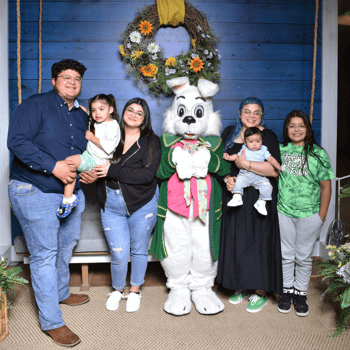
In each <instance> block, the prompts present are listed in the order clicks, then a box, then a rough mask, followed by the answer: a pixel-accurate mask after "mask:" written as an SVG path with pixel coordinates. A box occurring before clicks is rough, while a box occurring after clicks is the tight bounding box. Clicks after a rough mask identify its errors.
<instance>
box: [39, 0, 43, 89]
mask: <svg viewBox="0 0 350 350" xmlns="http://www.w3.org/2000/svg"><path fill="white" fill-rule="evenodd" d="M42 21H43V0H40V10H39V83H38V94H40V93H41V80H42V36H43V34H42Z"/></svg>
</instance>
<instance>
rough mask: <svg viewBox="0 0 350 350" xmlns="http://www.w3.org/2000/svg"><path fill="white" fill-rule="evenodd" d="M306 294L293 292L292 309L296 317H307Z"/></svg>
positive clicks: (297, 291) (298, 291)
mask: <svg viewBox="0 0 350 350" xmlns="http://www.w3.org/2000/svg"><path fill="white" fill-rule="evenodd" d="M306 295H307V292H302V291H300V290H297V289H295V291H294V298H293V303H294V308H295V313H296V314H297V315H298V316H307V315H308V314H309V306H308V304H307V298H306Z"/></svg>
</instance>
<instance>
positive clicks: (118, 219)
mask: <svg viewBox="0 0 350 350" xmlns="http://www.w3.org/2000/svg"><path fill="white" fill-rule="evenodd" d="M122 115H123V118H122V120H121V122H120V129H121V141H120V143H119V145H118V147H117V149H116V151H115V153H114V157H113V159H112V162H111V163H112V164H110V165H109V164H107V165H101V166H96V167H95V169H94V172H95V173H96V174H97V176H98V177H100V178H104V179H103V180H99V181H98V183H97V186H96V188H97V197H98V201H99V204H100V207H101V219H102V226H103V230H104V233H105V236H106V239H107V242H108V245H109V249H110V252H111V255H112V262H111V273H112V286H113V288H114V291H113V292H112V293H110V294H109V298H108V300H107V302H106V308H107V309H108V310H111V311H114V310H116V309H118V307H119V302H120V300H121V299H124V298H126V299H127V302H126V311H127V312H134V311H137V310H138V309H139V308H140V302H141V291H140V286H141V285H142V284H143V283H144V277H145V273H146V268H147V262H148V242H149V238H150V235H151V233H152V229H153V228H154V226H155V223H156V221H157V206H158V195H159V193H158V186H157V179H156V173H157V170H158V166H159V162H160V154H161V146H160V141H159V138H158V137H157V136H156V135H155V134H154V132H153V130H152V125H151V116H150V111H149V108H148V105H147V103H146V101H145V100H143V99H140V98H134V99H132V100H130V101H128V102H127V103H126V105H125V107H124V110H123V114H122ZM129 255H130V256H131V259H132V260H131V277H130V283H131V288H130V293H129V294H128V295H127V296H126V297H124V292H123V289H124V287H125V284H126V274H127V268H128V259H129Z"/></svg>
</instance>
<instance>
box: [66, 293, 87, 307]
mask: <svg viewBox="0 0 350 350" xmlns="http://www.w3.org/2000/svg"><path fill="white" fill-rule="evenodd" d="M89 300H90V298H89V296H88V295H86V294H73V293H71V295H70V296H69V297H68V298H67V299H66V300H62V301H60V304H66V305H70V306H77V305H82V304H85V303H87V302H88V301H89Z"/></svg>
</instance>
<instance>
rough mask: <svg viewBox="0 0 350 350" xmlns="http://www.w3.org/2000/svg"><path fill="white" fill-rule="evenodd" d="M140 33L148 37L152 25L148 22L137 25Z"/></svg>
mask: <svg viewBox="0 0 350 350" xmlns="http://www.w3.org/2000/svg"><path fill="white" fill-rule="evenodd" d="M139 29H140V32H141V33H142V34H144V35H148V34H150V33H151V32H152V29H153V27H152V24H151V23H150V22H148V21H141V23H140V25H139Z"/></svg>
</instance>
